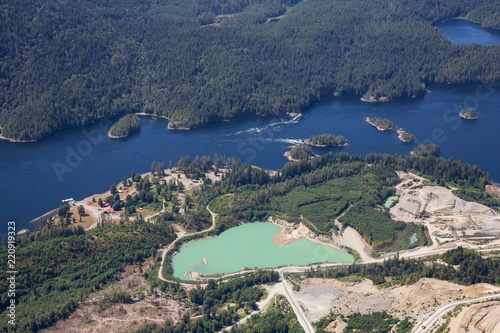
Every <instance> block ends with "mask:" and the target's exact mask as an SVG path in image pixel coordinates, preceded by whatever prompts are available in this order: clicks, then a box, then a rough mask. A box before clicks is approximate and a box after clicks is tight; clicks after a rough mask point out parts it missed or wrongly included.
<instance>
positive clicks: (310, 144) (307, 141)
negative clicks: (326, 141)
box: [304, 139, 349, 148]
mask: <svg viewBox="0 0 500 333" xmlns="http://www.w3.org/2000/svg"><path fill="white" fill-rule="evenodd" d="M304 143H305V144H306V145H308V146H313V147H319V148H326V147H347V146H349V144H348V143H347V142H346V143H344V144H342V145H319V144H315V143H312V142H311V141H310V140H309V139H306V140H304Z"/></svg>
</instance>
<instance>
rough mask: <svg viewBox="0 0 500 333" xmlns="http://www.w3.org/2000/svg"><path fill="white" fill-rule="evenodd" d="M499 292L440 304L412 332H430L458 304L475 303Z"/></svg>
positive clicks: (497, 296)
mask: <svg viewBox="0 0 500 333" xmlns="http://www.w3.org/2000/svg"><path fill="white" fill-rule="evenodd" d="M499 297H500V293H499V294H494V295H487V296H483V297H478V298H474V299H468V300H463V301H455V302H451V303H448V304H444V305H441V306H440V307H439V308H437V309H436V311H434V313H432V314H431V315H430V316H429V318H427V319H425V320H424V321H423V322H422V323H421V324H419V325H418V326H417V329H416V330H415V331H414V333H425V332H431V331H433V329H432V327H433V325H434V324H435V323H436V322H437V321H438V320H439V318H441V317H442V316H444V315H445V314H447V313H448V312H450V311H451V310H452V309H453V308H454V307H455V306H457V305H460V304H469V303H475V302H481V301H486V300H489V299H492V298H499Z"/></svg>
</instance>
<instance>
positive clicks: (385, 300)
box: [295, 278, 500, 332]
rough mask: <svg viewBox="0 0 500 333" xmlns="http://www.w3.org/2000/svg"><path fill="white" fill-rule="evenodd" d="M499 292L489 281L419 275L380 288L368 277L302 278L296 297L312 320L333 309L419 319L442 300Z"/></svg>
mask: <svg viewBox="0 0 500 333" xmlns="http://www.w3.org/2000/svg"><path fill="white" fill-rule="evenodd" d="M497 292H500V287H497V286H493V285H489V284H484V283H481V284H476V285H472V286H469V287H464V286H461V285H458V284H455V283H451V282H446V281H441V280H437V279H429V278H423V279H420V280H419V281H418V282H417V283H415V284H412V285H406V286H391V287H388V288H379V287H377V286H375V285H373V283H372V281H371V280H367V279H365V280H362V281H352V282H342V281H339V280H336V279H319V278H312V279H305V280H304V281H302V282H301V290H300V291H299V292H295V297H296V298H297V300H298V301H299V302H300V304H301V305H302V306H303V307H304V309H305V311H306V314H307V316H308V318H309V319H310V320H311V321H315V320H317V319H319V318H321V317H323V316H325V315H327V314H328V313H330V311H332V312H335V313H339V314H343V315H350V314H352V313H356V312H360V313H372V312H377V311H383V310H385V311H387V312H388V313H390V314H391V315H393V316H395V317H398V318H401V319H403V318H405V317H410V318H413V319H416V320H417V322H420V321H422V320H423V319H425V318H426V317H427V316H428V315H429V314H431V313H432V312H433V311H434V310H435V309H436V308H437V307H439V306H440V305H441V304H445V303H449V302H451V301H454V300H459V299H473V298H477V297H480V296H484V295H488V294H492V293H497ZM333 326H335V325H332V327H333ZM339 327H342V325H340V326H339V325H337V328H336V330H337V329H338V328H339ZM341 331H342V330H340V332H341ZM335 332H336V331H335ZM453 332H454V331H453Z"/></svg>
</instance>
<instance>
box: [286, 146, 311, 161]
mask: <svg viewBox="0 0 500 333" xmlns="http://www.w3.org/2000/svg"><path fill="white" fill-rule="evenodd" d="M284 155H285V157H286V158H288V159H289V160H290V161H296V162H297V161H302V160H308V159H310V158H313V157H314V152H313V150H312V148H311V147H309V146H306V145H296V146H294V147H293V148H292V149H291V150H290V151H287V152H285V154H284Z"/></svg>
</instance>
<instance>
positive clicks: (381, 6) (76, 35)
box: [0, 0, 500, 140]
mask: <svg viewBox="0 0 500 333" xmlns="http://www.w3.org/2000/svg"><path fill="white" fill-rule="evenodd" d="M488 6H490V2H488V1H487V0H474V1H460V0H450V1H448V0H446V1H445V0H425V1H417V0H404V1H398V2H394V1H389V0H370V1H368V0H353V1H331V0H314V1H313V0H302V1H299V0H217V1H207V0H193V1H178V0H140V1H139V0H135V1H134V0H124V1H116V0H112V1H104V0H83V1H78V2H68V1H52V0H35V1H26V0H19V1H7V2H3V3H2V4H0V9H1V10H0V110H1V111H0V127H1V128H2V130H1V134H2V135H3V136H6V137H9V138H14V139H20V140H29V139H39V138H42V137H44V136H47V135H49V134H50V133H53V132H54V131H56V130H59V129H62V128H68V127H75V126H86V125H89V124H91V123H92V122H95V121H96V120H99V119H101V118H104V117H118V116H120V115H122V114H125V113H131V112H139V111H140V112H147V113H154V114H158V115H163V116H168V117H169V118H170V120H171V126H172V127H175V126H183V127H194V126H200V125H203V124H206V123H209V122H212V121H216V120H220V119H230V118H234V117H238V116H242V115H248V114H258V115H268V114H277V113H286V112H297V111H300V110H302V109H303V108H304V107H306V106H307V105H310V104H311V103H312V102H314V101H316V100H318V99H320V98H322V97H324V96H329V95H332V94H334V93H336V94H357V95H360V96H361V95H365V97H367V96H373V97H374V98H380V97H387V98H388V99H394V98H398V97H403V96H413V95H420V94H423V93H424V90H425V84H427V83H430V82H447V83H461V82H471V81H477V80H486V81H495V80H498V79H499V78H500V47H498V46H494V47H482V46H479V45H473V44H471V45H458V46H454V45H451V43H450V42H449V41H448V39H447V38H446V37H445V36H444V35H442V34H441V32H440V31H439V29H437V28H436V24H437V23H439V22H441V21H443V20H445V19H448V18H452V17H457V16H466V15H467V14H469V13H470V15H469V16H470V18H471V19H473V20H475V21H480V22H483V21H484V22H483V23H485V25H487V26H492V25H494V24H493V23H494V22H493V21H494V17H496V16H495V15H497V12H498V6H496V7H495V6H492V7H491V8H493V11H492V12H487V11H486V10H485V8H489V7H488ZM218 15H219V16H218ZM220 15H223V16H220ZM271 18H274V19H271ZM492 22H493V23H492Z"/></svg>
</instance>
